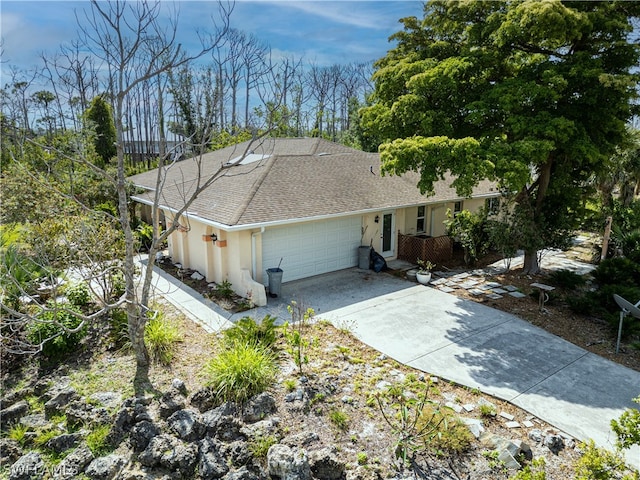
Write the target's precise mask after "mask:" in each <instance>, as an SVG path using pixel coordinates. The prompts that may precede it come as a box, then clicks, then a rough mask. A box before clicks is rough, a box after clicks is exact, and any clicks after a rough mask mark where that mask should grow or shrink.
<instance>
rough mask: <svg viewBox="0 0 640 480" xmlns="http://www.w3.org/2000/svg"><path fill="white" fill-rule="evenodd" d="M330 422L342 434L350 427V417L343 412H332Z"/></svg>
mask: <svg viewBox="0 0 640 480" xmlns="http://www.w3.org/2000/svg"><path fill="white" fill-rule="evenodd" d="M329 420H330V421H331V423H333V425H335V426H336V427H337V429H338V430H340V431H342V432H344V431H345V430H346V429H347V428H348V427H349V416H348V415H347V414H346V413H344V412H343V411H342V410H338V409H336V410H331V411H330V412H329Z"/></svg>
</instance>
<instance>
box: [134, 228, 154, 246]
mask: <svg viewBox="0 0 640 480" xmlns="http://www.w3.org/2000/svg"><path fill="white" fill-rule="evenodd" d="M133 233H134V236H135V240H136V242H137V243H138V244H139V245H140V248H141V249H142V250H143V251H145V252H148V251H149V249H150V248H151V244H152V243H153V226H151V225H149V224H148V223H144V222H141V223H140V225H138V226H137V227H136V229H135V230H134V232H133Z"/></svg>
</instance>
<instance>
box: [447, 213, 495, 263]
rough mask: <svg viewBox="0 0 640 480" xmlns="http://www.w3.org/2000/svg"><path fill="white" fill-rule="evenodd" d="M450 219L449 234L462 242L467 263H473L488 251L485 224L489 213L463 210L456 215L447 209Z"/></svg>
mask: <svg viewBox="0 0 640 480" xmlns="http://www.w3.org/2000/svg"><path fill="white" fill-rule="evenodd" d="M447 217H448V220H447V221H446V222H445V225H446V226H447V235H449V236H450V237H453V238H455V239H456V240H457V241H459V242H460V244H461V245H462V248H463V249H464V260H465V262H466V263H467V264H473V263H475V261H476V260H477V259H478V258H480V257H481V256H482V255H484V254H485V253H486V250H487V248H488V246H489V241H488V238H487V235H486V233H485V229H484V225H485V223H486V221H487V214H486V212H485V211H484V210H483V211H481V212H477V213H472V212H470V211H468V210H462V211H461V212H459V213H457V214H456V215H452V214H451V211H450V210H448V211H447Z"/></svg>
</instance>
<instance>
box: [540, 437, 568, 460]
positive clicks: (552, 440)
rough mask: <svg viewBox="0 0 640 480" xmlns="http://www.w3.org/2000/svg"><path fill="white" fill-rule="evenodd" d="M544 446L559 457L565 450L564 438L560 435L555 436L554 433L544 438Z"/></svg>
mask: <svg viewBox="0 0 640 480" xmlns="http://www.w3.org/2000/svg"><path fill="white" fill-rule="evenodd" d="M543 444H544V446H545V447H547V448H548V449H549V450H551V452H552V453H554V454H555V455H557V454H558V453H559V452H560V450H562V449H563V448H564V440H563V439H562V437H561V436H560V435H555V434H552V433H549V434H547V435H546V436H545V437H544V440H543Z"/></svg>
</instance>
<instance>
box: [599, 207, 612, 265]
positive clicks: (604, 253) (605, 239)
mask: <svg viewBox="0 0 640 480" xmlns="http://www.w3.org/2000/svg"><path fill="white" fill-rule="evenodd" d="M612 221H613V218H612V217H611V216H609V217H607V222H606V224H605V226H604V236H603V237H602V253H601V254H600V261H602V260H604V259H605V258H607V250H608V249H609V238H610V237H611V222H612Z"/></svg>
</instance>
